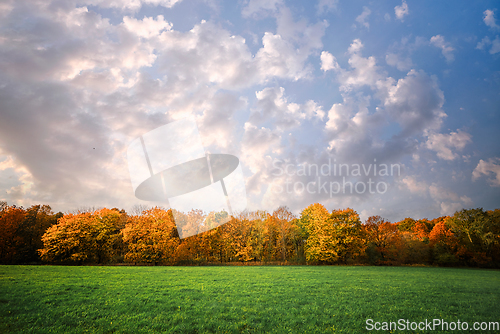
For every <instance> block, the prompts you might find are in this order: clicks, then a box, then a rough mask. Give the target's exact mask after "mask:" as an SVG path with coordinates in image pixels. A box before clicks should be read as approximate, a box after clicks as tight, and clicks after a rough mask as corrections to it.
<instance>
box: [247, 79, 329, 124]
mask: <svg viewBox="0 0 500 334" xmlns="http://www.w3.org/2000/svg"><path fill="white" fill-rule="evenodd" d="M284 93H285V89H284V88H283V87H279V88H274V87H273V88H272V87H268V88H264V89H263V90H261V91H258V92H256V93H255V95H256V97H257V107H256V108H255V109H253V110H252V114H251V115H250V118H249V122H250V123H251V124H253V125H259V124H263V123H264V122H267V121H271V122H272V123H273V128H275V129H276V130H277V131H278V132H283V131H284V130H290V129H292V128H295V127H297V126H299V125H300V124H301V122H302V121H303V120H306V119H312V118H319V119H322V118H323V117H324V115H325V113H324V111H323V109H322V107H321V106H319V105H318V104H317V103H315V102H314V101H312V100H310V101H307V102H306V103H305V104H304V105H301V104H297V103H289V102H288V101H287V99H286V97H285V96H284Z"/></svg>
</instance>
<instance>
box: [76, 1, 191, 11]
mask: <svg viewBox="0 0 500 334" xmlns="http://www.w3.org/2000/svg"><path fill="white" fill-rule="evenodd" d="M181 1H182V0H82V1H80V3H82V4H85V5H92V6H99V7H101V8H117V9H120V10H129V11H138V10H139V9H140V8H141V7H142V6H143V5H153V6H162V7H166V8H172V7H173V6H174V5H175V4H176V3H179V2H181Z"/></svg>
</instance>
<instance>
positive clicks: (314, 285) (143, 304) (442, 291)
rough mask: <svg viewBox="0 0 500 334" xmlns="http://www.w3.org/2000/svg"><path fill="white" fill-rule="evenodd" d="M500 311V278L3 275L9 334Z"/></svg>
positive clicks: (328, 273)
mask: <svg viewBox="0 0 500 334" xmlns="http://www.w3.org/2000/svg"><path fill="white" fill-rule="evenodd" d="M499 306H500V271H498V270H483V269H462V268H436V267H363V266H221V267H215V266H212V267H209V266H207V267H135V266H80V267H77V266H0V333H368V332H374V333H375V332H377V331H368V330H367V329H366V321H367V319H373V320H374V321H379V322H382V321H397V320H398V319H407V320H410V321H415V322H419V321H425V319H428V320H429V321H432V319H435V318H439V319H443V320H445V321H450V322H456V321H457V320H460V321H461V322H463V321H467V322H469V326H471V325H472V323H473V322H474V321H478V322H481V321H485V322H490V321H500V313H499V311H498V310H499ZM383 332H387V331H378V333H383ZM393 332H394V331H393ZM396 332H399V331H396ZM405 332H407V333H427V332H429V331H426V330H424V331H411V330H409V331H405ZM440 332H442V331H439V330H436V331H432V333H440Z"/></svg>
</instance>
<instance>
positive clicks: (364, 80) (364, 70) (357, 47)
mask: <svg viewBox="0 0 500 334" xmlns="http://www.w3.org/2000/svg"><path fill="white" fill-rule="evenodd" d="M362 49H363V43H362V42H361V40H359V39H355V40H354V41H353V42H352V43H351V45H350V46H349V49H348V52H349V54H350V58H349V65H350V66H351V68H352V70H350V71H349V70H341V71H339V77H338V80H339V81H340V83H341V87H340V90H341V91H346V92H347V91H350V90H353V89H355V88H358V87H362V86H365V85H366V86H370V87H374V86H375V84H376V82H377V81H378V80H381V79H382V78H384V77H385V73H383V72H382V71H381V70H380V68H379V67H378V66H377V65H376V61H375V58H374V57H368V58H364V57H363V56H362V55H361V50H362Z"/></svg>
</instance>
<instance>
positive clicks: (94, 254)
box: [40, 209, 121, 263]
mask: <svg viewBox="0 0 500 334" xmlns="http://www.w3.org/2000/svg"><path fill="white" fill-rule="evenodd" d="M120 215H121V214H120V212H119V211H117V210H110V209H101V210H98V211H95V212H93V213H90V212H85V213H79V214H72V213H70V214H66V215H64V216H63V217H61V218H59V220H58V222H57V224H55V225H53V226H51V227H49V228H48V229H47V231H46V232H45V234H44V235H43V236H42V241H43V248H42V249H41V250H40V255H41V258H42V260H44V261H47V262H58V263H106V262H108V261H109V260H110V259H111V258H112V256H113V253H114V250H115V245H116V243H117V241H118V240H119V238H121V235H120V228H119V227H120Z"/></svg>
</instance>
